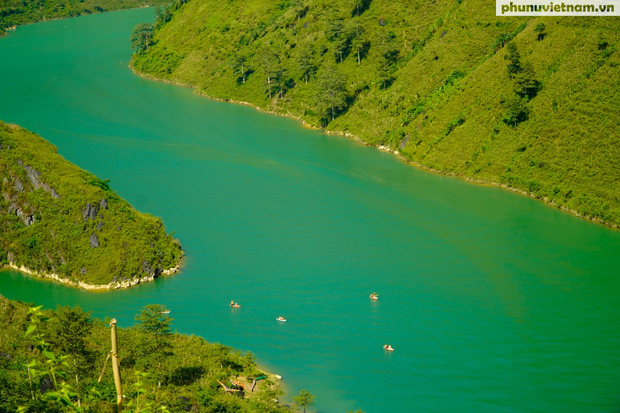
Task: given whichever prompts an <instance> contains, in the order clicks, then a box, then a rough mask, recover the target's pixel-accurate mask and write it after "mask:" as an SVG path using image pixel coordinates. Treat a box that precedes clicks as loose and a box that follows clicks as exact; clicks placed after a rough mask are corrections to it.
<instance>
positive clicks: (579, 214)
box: [129, 59, 620, 229]
mask: <svg viewBox="0 0 620 413" xmlns="http://www.w3.org/2000/svg"><path fill="white" fill-rule="evenodd" d="M129 68H130V69H131V70H132V71H133V73H135V74H136V75H137V76H140V77H141V78H143V79H147V80H152V81H156V82H163V83H168V84H172V85H175V86H180V87H185V88H188V89H192V90H193V91H194V93H196V94H197V95H198V96H202V97H204V98H207V99H210V100H214V101H217V102H225V103H233V104H238V105H244V106H250V107H252V108H253V109H255V110H257V111H259V112H261V113H265V114H270V115H276V116H283V117H287V118H291V119H295V120H296V121H298V122H300V123H301V124H302V125H303V126H304V127H307V128H309V129H315V130H321V131H322V132H324V133H326V134H329V135H338V136H342V137H345V138H349V139H352V140H354V141H355V142H357V143H359V144H360V145H363V146H371V147H375V148H377V149H378V150H380V151H383V152H389V153H391V154H393V155H394V156H396V157H397V158H398V159H399V160H400V161H402V162H404V163H406V164H409V165H411V166H413V167H416V168H420V169H422V170H424V171H426V172H430V173H434V174H437V175H442V176H446V177H454V178H459V179H462V180H463V181H465V182H468V183H472V184H476V185H482V186H493V187H497V188H502V189H505V190H508V191H510V192H514V193H516V194H519V195H523V196H527V197H528V198H532V199H535V200H538V201H541V202H543V203H545V204H547V205H549V206H551V207H554V208H557V209H560V210H562V211H564V212H566V213H569V214H571V215H574V216H575V217H578V218H582V219H585V220H588V221H591V222H593V223H596V224H600V225H603V226H606V227H608V228H611V229H618V228H620V226H619V225H618V224H616V223H615V222H610V221H605V220H603V219H601V218H600V217H596V216H590V215H588V214H584V213H582V212H579V211H577V210H575V209H572V208H569V207H567V206H566V205H560V204H558V203H556V202H555V201H554V200H553V199H551V198H549V197H546V196H541V195H539V194H536V193H535V192H528V191H525V190H523V189H520V188H515V187H513V186H510V185H507V184H505V183H501V182H496V181H492V180H488V179H476V178H474V177H471V176H467V175H465V174H459V173H454V172H446V171H442V170H438V169H434V168H431V167H429V166H427V165H424V164H422V163H420V162H416V161H413V160H411V159H408V158H407V157H405V156H404V155H403V154H401V153H400V152H399V151H398V150H394V149H392V148H390V147H389V146H385V145H382V144H379V143H373V142H370V141H368V140H364V139H363V138H361V137H360V136H357V135H354V134H352V133H349V132H345V131H339V130H327V129H323V128H320V127H318V126H316V125H313V124H311V123H308V122H307V121H305V120H304V119H303V118H302V117H301V116H297V115H295V114H292V113H290V112H280V111H277V110H267V109H264V108H261V107H260V106H257V105H255V104H253V103H250V102H246V101H240V100H233V99H221V98H218V97H214V96H211V95H209V94H207V93H205V92H203V91H199V90H197V89H196V86H194V85H191V84H187V83H182V82H178V81H173V80H170V79H163V78H157V77H155V76H152V75H149V74H147V73H143V72H140V71H138V70H136V68H135V66H134V65H133V59H132V62H131V63H130V64H129Z"/></svg>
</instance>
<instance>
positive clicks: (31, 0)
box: [0, 0, 168, 36]
mask: <svg viewBox="0 0 620 413" xmlns="http://www.w3.org/2000/svg"><path fill="white" fill-rule="evenodd" d="M167 2H168V0H148V1H144V0H45V1H41V0H2V1H0V36H1V35H2V34H4V32H5V30H4V29H6V28H10V27H13V26H19V25H22V24H27V23H33V22H38V21H45V20H52V19H60V18H65V17H76V16H80V15H85V14H92V13H101V12H104V11H112V10H120V9H131V8H135V7H144V6H147V5H156V4H164V3H167Z"/></svg>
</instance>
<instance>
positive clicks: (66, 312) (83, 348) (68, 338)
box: [54, 306, 94, 406]
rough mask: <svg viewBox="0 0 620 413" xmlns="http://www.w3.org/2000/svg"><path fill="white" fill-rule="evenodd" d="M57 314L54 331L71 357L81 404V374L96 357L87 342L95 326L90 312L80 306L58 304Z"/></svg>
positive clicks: (60, 345)
mask: <svg viewBox="0 0 620 413" xmlns="http://www.w3.org/2000/svg"><path fill="white" fill-rule="evenodd" d="M56 316H57V317H58V318H57V319H56V320H54V321H55V323H54V326H55V328H54V333H55V334H56V338H57V343H58V344H57V345H58V347H59V348H60V350H61V351H62V352H63V353H65V354H68V355H69V356H70V358H71V361H70V363H69V364H70V366H69V370H70V371H71V373H73V377H74V378H75V385H76V387H75V388H76V391H77V397H78V399H77V401H78V406H81V393H80V389H81V384H80V376H83V375H84V374H86V373H87V372H89V371H91V366H92V363H93V357H94V355H93V353H92V352H91V351H90V350H89V348H88V346H87V344H86V339H87V338H88V337H89V336H90V334H91V331H92V327H93V326H92V320H91V318H90V312H88V313H85V312H84V311H82V309H81V308H80V307H74V308H71V307H60V306H58V307H57V309H56Z"/></svg>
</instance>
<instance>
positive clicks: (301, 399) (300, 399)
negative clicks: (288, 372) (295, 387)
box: [293, 390, 316, 413]
mask: <svg viewBox="0 0 620 413" xmlns="http://www.w3.org/2000/svg"><path fill="white" fill-rule="evenodd" d="M315 398H316V396H315V395H314V394H312V393H310V392H308V391H306V390H302V391H300V392H299V394H298V395H297V396H295V397H293V401H294V402H295V405H297V406H299V407H301V408H302V409H304V413H306V407H312V406H314V399H315Z"/></svg>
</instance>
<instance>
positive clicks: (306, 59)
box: [296, 43, 316, 83]
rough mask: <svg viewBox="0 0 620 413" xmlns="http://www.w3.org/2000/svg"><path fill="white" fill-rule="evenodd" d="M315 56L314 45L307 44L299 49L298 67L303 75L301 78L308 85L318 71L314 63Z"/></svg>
mask: <svg viewBox="0 0 620 413" xmlns="http://www.w3.org/2000/svg"><path fill="white" fill-rule="evenodd" d="M313 55H314V47H313V45H312V43H307V44H305V45H302V46H300V47H299V49H298V52H297V56H296V57H297V59H296V60H297V67H298V68H299V72H300V73H301V78H302V79H304V80H305V81H306V83H308V79H309V78H310V76H311V75H312V73H314V71H315V70H316V66H315V65H314V63H312V57H313Z"/></svg>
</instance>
